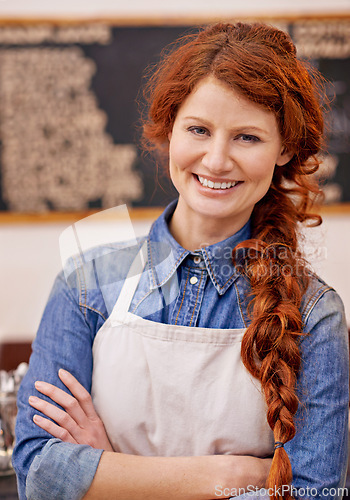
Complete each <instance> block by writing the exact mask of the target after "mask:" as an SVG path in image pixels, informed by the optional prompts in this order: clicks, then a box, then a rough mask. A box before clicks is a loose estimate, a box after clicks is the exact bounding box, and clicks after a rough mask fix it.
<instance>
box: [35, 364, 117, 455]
mask: <svg viewBox="0 0 350 500" xmlns="http://www.w3.org/2000/svg"><path fill="white" fill-rule="evenodd" d="M58 375H59V377H60V379H61V380H62V382H63V383H64V385H65V386H66V387H67V388H68V389H69V390H70V392H71V393H72V394H73V396H70V395H69V394H67V393H66V392H65V391H62V389H59V388H58V387H56V386H54V385H52V384H48V383H47V382H39V381H38V382H36V383H35V388H36V389H37V390H38V391H39V392H41V393H42V394H45V396H48V397H49V398H50V399H52V401H55V402H56V403H58V404H59V405H60V406H61V407H62V408H64V410H61V409H60V408H57V406H55V405H53V404H51V403H49V402H47V401H45V400H43V399H40V398H37V397H34V396H30V398H29V404H30V405H31V406H32V407H33V408H35V409H37V410H39V411H40V412H41V413H43V414H44V415H46V416H47V417H49V418H51V419H52V420H54V422H52V421H51V420H48V419H47V418H43V417H40V416H39V415H34V417H33V421H34V422H35V424H36V425H38V426H39V427H41V428H42V429H44V430H45V431H47V432H48V433H49V434H51V435H52V436H53V437H56V438H58V439H61V440H62V441H65V442H67V443H75V444H87V445H89V446H92V447H93V448H97V449H103V450H105V451H113V448H112V446H111V443H110V442H109V439H108V436H107V433H106V430H105V428H104V425H103V422H102V420H101V419H100V417H99V416H98V415H97V413H96V411H95V408H94V406H93V403H92V399H91V396H90V394H89V392H88V391H87V390H86V389H85V388H84V387H83V386H82V385H81V384H80V383H79V382H78V381H77V379H76V378H75V377H73V375H71V374H70V373H69V372H67V371H66V370H62V369H61V370H59V372H58ZM55 422H56V423H55Z"/></svg>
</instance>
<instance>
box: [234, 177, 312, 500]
mask: <svg viewBox="0 0 350 500" xmlns="http://www.w3.org/2000/svg"><path fill="white" fill-rule="evenodd" d="M305 182H306V181H305ZM311 190H313V191H315V189H311ZM300 191H301V192H304V194H305V195H306V193H307V192H310V187H309V188H306V187H305V186H301V187H300V188H299V192H300ZM259 205H260V206H259V207H256V209H255V211H254V214H253V219H252V223H253V235H254V239H252V240H249V241H246V242H243V243H242V244H240V245H238V247H237V248H236V250H238V249H239V248H242V247H243V248H245V250H246V251H245V254H246V259H245V262H244V267H243V270H244V272H245V274H246V275H247V277H248V279H249V281H250V284H251V289H252V295H253V299H252V301H251V302H250V304H249V312H250V315H251V318H252V320H251V323H250V325H249V327H248V328H247V331H246V333H245V335H244V337H243V340H242V350H241V355H242V361H243V363H244V365H245V366H246V368H247V369H248V371H249V372H250V373H251V374H252V375H253V376H254V377H256V378H258V379H259V380H260V382H261V386H262V390H263V393H264V396H265V400H266V403H267V422H268V424H269V426H270V427H271V429H272V430H273V433H274V439H275V442H281V443H286V442H288V441H290V440H291V439H292V438H293V437H294V435H295V423H294V415H295V413H296V412H297V409H298V403H299V401H298V396H297V394H296V392H295V384H296V379H297V376H298V373H299V370H300V365H301V356H300V350H299V339H300V337H301V336H302V335H303V333H302V320H301V314H300V310H299V308H300V303H301V298H302V295H303V292H304V291H305V288H306V286H307V282H308V280H307V267H306V265H305V264H304V262H303V260H302V257H301V255H300V254H299V252H298V243H297V231H296V222H297V220H305V219H306V218H308V217H310V218H311V217H312V216H308V215H307V214H306V213H305V208H306V207H307V206H308V203H307V202H306V201H305V200H304V201H303V202H300V204H299V206H298V205H296V204H295V203H293V202H292V200H291V198H290V196H288V194H287V193H286V192H283V191H281V190H280V189H276V188H275V187H274V186H272V187H271V188H270V191H269V192H268V193H267V195H266V196H265V198H264V199H263V200H261V202H260V203H259ZM300 207H303V208H304V210H301V208H300ZM293 212H294V213H293ZM317 223H318V220H317ZM292 478H293V475H292V468H291V464H290V460H289V457H288V455H287V453H286V451H285V450H284V448H283V446H281V447H278V448H277V449H276V450H275V453H274V457H273V461H272V466H271V470H270V473H269V476H268V480H267V484H266V487H267V488H271V490H270V491H271V492H273V493H272V495H271V498H273V499H277V498H280V496H279V493H278V492H279V491H280V492H281V494H282V492H283V497H284V498H285V499H289V498H292V496H291V495H290V493H289V492H288V489H287V488H286V486H287V485H290V483H291V481H292ZM282 486H285V488H284V489H283V490H282V489H279V487H282Z"/></svg>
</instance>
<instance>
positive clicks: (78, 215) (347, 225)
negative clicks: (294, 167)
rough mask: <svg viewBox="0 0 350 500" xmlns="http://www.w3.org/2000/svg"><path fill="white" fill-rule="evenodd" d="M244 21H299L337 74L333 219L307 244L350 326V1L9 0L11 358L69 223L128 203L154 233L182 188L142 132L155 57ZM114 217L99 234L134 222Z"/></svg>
mask: <svg viewBox="0 0 350 500" xmlns="http://www.w3.org/2000/svg"><path fill="white" fill-rule="evenodd" d="M244 19H261V20H264V21H266V22H271V23H273V24H276V25H278V26H280V27H282V28H284V29H287V30H289V32H290V33H291V35H292V37H293V39H294V41H295V43H296V45H297V47H298V51H299V54H300V55H301V56H303V57H307V58H308V59H309V60H311V62H312V63H313V64H314V65H316V66H317V67H318V68H319V69H320V70H321V72H322V73H323V74H324V75H325V76H326V77H327V79H329V81H330V85H329V93H330V96H331V97H332V99H333V102H332V111H331V113H330V115H329V117H328V118H327V120H328V123H329V125H330V128H331V134H330V140H329V148H328V150H327V152H325V154H324V162H323V165H322V168H321V173H320V176H321V180H322V182H324V183H325V193H326V203H327V204H326V206H325V208H323V209H322V213H323V218H324V224H323V225H322V226H321V227H320V228H316V229H311V230H308V231H307V232H306V239H305V242H304V246H305V250H306V254H307V255H308V257H309V259H310V261H311V264H312V266H313V267H314V269H315V270H316V271H317V272H319V274H320V275H321V276H322V277H323V278H324V279H325V280H326V281H327V282H328V283H329V284H330V285H332V286H334V287H335V288H336V290H337V291H338V292H339V293H340V295H341V297H342V299H343V301H344V304H345V308H346V312H347V318H348V321H349V324H350V290H349V286H348V284H349V282H350V266H349V264H348V258H347V257H348V253H349V250H348V249H349V248H350V171H349V167H350V165H349V161H350V140H349V137H350V1H349V0H334V1H332V2H329V1H328V0H294V1H293V2H290V1H289V0H288V1H284V0H264V1H260V0H251V1H250V2H241V1H235V0H217V1H216V2H212V1H209V0H201V1H197V0H192V1H191V2H188V1H186V0H177V1H176V2H164V1H160V0H149V1H148V2H144V1H143V0H132V1H130V2H122V1H121V0H99V1H98V2H97V1H95V0H84V1H81V0H61V1H60V2H46V1H44V0H31V1H30V2H28V0H11V1H7V0H0V148H1V149H0V276H1V280H2V286H1V289H0V369H1V368H3V369H10V367H13V365H14V364H16V363H17V361H20V360H22V358H26V357H27V355H28V353H29V352H30V343H31V341H32V340H33V338H34V336H35V332H36V330H37V327H38V324H39V321H40V317H41V314H42V311H43V308H44V305H45V302H46V300H47V296H48V293H49V291H50V288H51V286H52V283H53V280H54V277H55V276H56V274H57V273H58V272H59V271H60V269H61V268H62V262H61V255H60V247H59V237H60V234H61V233H62V232H63V231H64V230H65V229H66V228H67V227H69V226H70V225H72V224H73V223H75V222H76V221H79V220H81V219H83V218H85V217H87V216H88V215H90V214H91V213H94V212H95V211H100V212H101V211H102V212H103V211H105V210H107V209H110V208H111V207H114V206H119V205H123V204H126V205H127V207H128V208H129V214H130V218H131V221H132V228H131V229H132V231H135V233H136V234H142V233H145V232H146V231H147V230H148V228H149V226H150V224H151V222H152V220H154V218H155V217H156V216H157V215H158V213H160V211H161V209H162V207H164V206H165V205H166V204H167V203H168V202H169V201H170V200H172V199H173V198H174V197H175V196H176V193H175V192H174V190H173V189H172V188H171V186H170V184H169V182H168V180H167V177H166V168H164V169H162V168H161V167H160V168H157V167H156V165H155V162H154V160H153V159H152V158H150V157H149V156H147V155H146V156H145V155H142V151H141V148H140V144H139V136H140V129H139V127H140V123H139V112H140V108H141V109H142V95H141V94H140V92H139V91H140V88H141V87H142V83H143V81H144V78H145V76H144V75H145V68H146V67H147V66H149V65H150V64H152V63H154V62H156V61H157V59H158V57H159V54H160V52H161V50H162V49H163V47H164V46H166V45H167V44H168V43H170V42H171V41H172V40H174V39H175V38H176V37H177V36H178V35H180V34H182V33H187V32H189V31H191V30H192V29H193V28H194V27H195V26H196V25H198V24H203V23H207V22H212V21H217V20H227V21H236V20H244ZM137 103H138V104H137ZM102 215H103V214H101V218H100V219H99V223H98V229H97V226H96V224H95V222H94V221H92V223H91V224H92V225H91V230H96V231H97V232H98V234H97V233H96V239H95V241H96V243H98V242H99V241H100V239H99V238H102V239H105V235H106V234H112V233H113V234H116V233H118V234H119V235H121V234H123V231H124V230H129V229H130V224H131V223H130V221H127V222H125V219H123V220H119V221H118V217H116V218H114V219H113V220H111V219H110V218H108V216H107V217H106V218H105V219H103V216H102ZM101 233H104V236H101ZM19 358H20V359H19Z"/></svg>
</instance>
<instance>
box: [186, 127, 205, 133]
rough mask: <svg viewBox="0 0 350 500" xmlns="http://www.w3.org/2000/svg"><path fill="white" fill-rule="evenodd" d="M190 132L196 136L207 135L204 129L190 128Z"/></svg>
mask: <svg viewBox="0 0 350 500" xmlns="http://www.w3.org/2000/svg"><path fill="white" fill-rule="evenodd" d="M188 130H189V131H190V132H193V133H194V134H196V135H205V134H206V133H207V129H206V128H204V127H189V129H188Z"/></svg>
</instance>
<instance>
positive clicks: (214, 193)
mask: <svg viewBox="0 0 350 500" xmlns="http://www.w3.org/2000/svg"><path fill="white" fill-rule="evenodd" d="M201 177H204V178H205V179H208V181H212V182H220V183H222V182H232V180H231V179H217V178H215V177H207V176H204V175H201ZM193 179H194V182H195V183H196V186H197V188H198V189H199V190H200V191H201V192H202V193H205V194H206V195H208V194H209V195H210V196H224V195H227V194H230V193H232V191H234V190H236V189H237V188H239V186H240V185H241V184H243V181H233V182H237V184H236V185H235V186H232V187H230V188H225V189H213V188H209V187H207V186H203V184H201V183H200V181H199V179H198V174H193Z"/></svg>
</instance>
